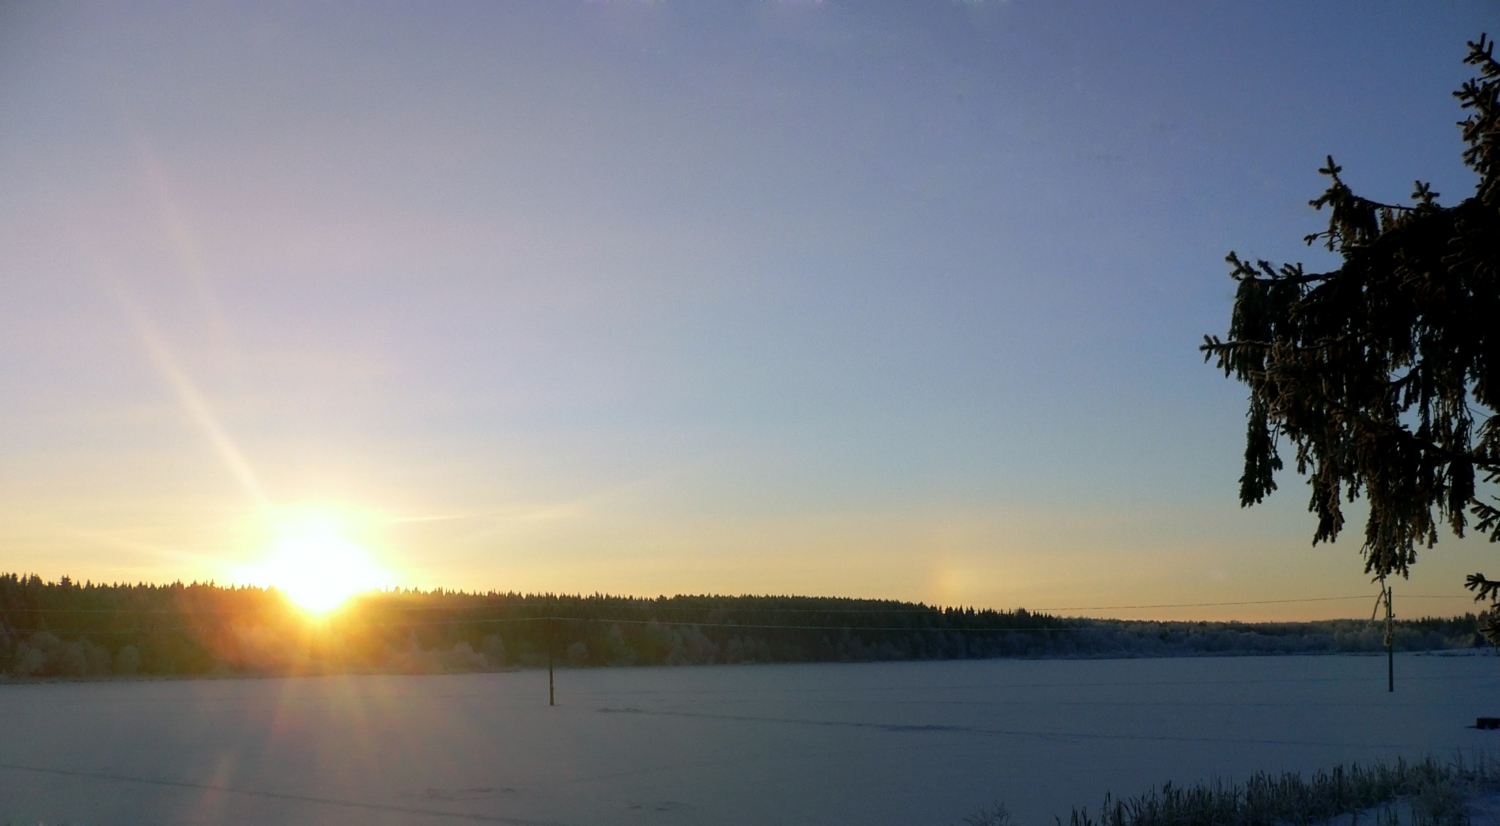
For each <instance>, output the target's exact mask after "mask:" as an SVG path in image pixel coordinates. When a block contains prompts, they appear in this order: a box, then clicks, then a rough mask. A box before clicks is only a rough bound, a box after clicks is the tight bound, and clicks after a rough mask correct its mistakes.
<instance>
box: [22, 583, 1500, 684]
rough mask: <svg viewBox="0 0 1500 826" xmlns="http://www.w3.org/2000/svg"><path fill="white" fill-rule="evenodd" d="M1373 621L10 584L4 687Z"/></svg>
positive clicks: (999, 652)
mask: <svg viewBox="0 0 1500 826" xmlns="http://www.w3.org/2000/svg"><path fill="white" fill-rule="evenodd" d="M1479 621H1480V618H1478V617H1476V616H1475V615H1473V614H1466V615H1464V616H1462V617H1455V618H1446V619H1444V618H1427V619H1420V620H1409V621H1403V622H1400V623H1398V627H1397V632H1396V635H1395V644H1396V648H1397V650H1403V651H1425V650H1437V649H1446V648H1462V647H1472V646H1475V645H1478V644H1480V643H1481V639H1482V638H1481V637H1480V636H1479V635H1478V633H1477V631H1478V627H1479ZM1382 649H1383V629H1380V628H1376V627H1372V626H1371V625H1370V624H1369V623H1368V622H1363V621H1358V620H1329V621H1320V622H1284V623H1239V622H1151V621H1134V620H1114V619H1081V618H1069V617H1059V616H1053V615H1049V614H1044V613H1035V612H1030V611H1027V610H1025V609H1016V610H1014V611H995V610H976V609H973V608H952V607H939V606H929V605H925V604H922V603H909V602H899V601H895V600H872V599H849V598H836V597H795V596H675V597H659V598H656V599H646V598H638V597H621V596H607V595H603V594H595V595H592V596H583V595H573V596H568V595H557V594H520V593H499V592H489V593H466V592H460V591H447V590H443V589H436V590H432V591H418V590H409V589H398V590H392V591H382V592H373V593H369V594H365V595H362V596H360V597H357V598H355V599H354V600H351V601H350V603H348V604H347V605H346V606H344V607H343V608H342V609H340V610H338V611H336V612H334V613H332V614H330V615H328V616H326V617H322V618H312V617H308V616H307V615H306V614H304V613H302V612H301V611H300V610H299V609H297V608H296V607H294V606H293V605H292V604H291V603H290V602H288V601H287V600H286V599H285V597H284V596H283V595H282V594H281V593H279V592H277V591H276V590H275V589H263V588H255V587H225V586H219V585H215V584H212V583H193V584H186V585H185V584H183V583H181V582H177V583H172V584H170V585H150V584H138V585H123V584H116V585H106V584H99V583H92V582H85V583H78V582H74V581H72V580H70V579H69V578H67V577H63V578H62V579H61V580H59V581H56V582H47V581H44V580H42V579H41V578H40V577H37V576H22V575H19V574H0V675H4V678H36V677H72V678H84V677H102V676H108V675H120V676H134V675H212V674H220V675H236V674H239V675H252V674H268V675H269V674H329V673H407V674H420V673H445V672H463V671H487V670H498V669H502V668H507V667H535V666H544V665H546V663H547V661H548V656H549V651H550V652H551V656H552V658H553V659H554V660H555V661H556V662H558V663H559V664H562V665H568V666H573V667H591V666H621V665H707V664H715V663H770V662H859V661H873V660H937V659H977V658H993V657H1103V656H1182V655H1208V654H1293V653H1339V652H1373V651H1378V650H1382Z"/></svg>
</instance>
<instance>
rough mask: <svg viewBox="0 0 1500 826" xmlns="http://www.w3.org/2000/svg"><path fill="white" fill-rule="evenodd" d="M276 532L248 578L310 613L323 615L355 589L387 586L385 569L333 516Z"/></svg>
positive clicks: (312, 519)
mask: <svg viewBox="0 0 1500 826" xmlns="http://www.w3.org/2000/svg"><path fill="white" fill-rule="evenodd" d="M278 533H279V537H278V540H277V542H276V545H275V546H274V548H273V549H272V551H271V554H270V556H269V557H267V558H266V559H265V560H264V561H262V562H261V563H259V564H257V565H253V566H251V567H250V568H249V569H247V570H246V571H245V573H246V574H247V576H246V577H245V578H246V579H249V580H250V581H251V582H254V583H255V584H257V585H261V586H264V587H274V588H276V589H277V590H278V591H281V592H282V593H284V594H286V595H287V597H288V598H289V599H290V600H291V601H292V602H294V603H296V604H297V605H298V606H299V607H301V608H302V609H303V610H305V611H307V612H309V613H312V614H325V613H327V612H329V611H332V610H333V609H335V608H337V607H339V606H340V605H342V604H343V603H344V601H345V600H347V599H349V597H351V596H354V595H355V594H357V593H361V592H363V591H369V590H373V589H376V588H381V587H384V586H385V585H387V584H388V583H387V575H386V573H385V572H384V571H382V570H380V569H379V568H378V567H376V566H375V564H374V563H372V562H371V561H370V558H369V557H368V555H366V553H365V552H364V550H363V549H362V548H360V547H359V546H358V545H356V544H354V543H353V542H350V541H349V540H348V539H346V538H345V537H344V536H343V534H342V532H341V531H340V529H339V524H338V522H337V521H336V520H334V519H331V518H328V517H312V518H304V519H299V520H296V521H293V522H290V523H287V524H284V525H283V526H282V529H281V530H280V531H278Z"/></svg>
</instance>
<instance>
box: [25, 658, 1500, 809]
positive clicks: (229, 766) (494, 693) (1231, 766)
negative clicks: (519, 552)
mask: <svg viewBox="0 0 1500 826" xmlns="http://www.w3.org/2000/svg"><path fill="white" fill-rule="evenodd" d="M1497 689H1500V658H1494V657H1482V656H1424V655H1403V656H1399V657H1398V658H1397V661H1396V692H1395V693H1394V694H1387V693H1386V691H1385V659H1384V658H1383V657H1358V656H1327V657H1245V658H1212V659H1210V658H1202V659H1156V660H1093V661H1089V660H1081V661H1080V660H1072V661H1069V660H1043V661H1036V660H1032V661H1022V660H987V661H968V662H940V663H935V662H925V663H924V662H905V663H880V664H862V665H757V666H712V667H696V668H641V669H596V670H579V671H559V672H558V694H557V696H558V705H557V706H556V707H553V708H549V707H548V706H547V675H546V673H545V672H536V671H522V672H510V673H502V674H472V675H454V676H429V677H385V676H381V677H331V678H307V679H266V680H204V681H161V682H152V681H139V682H110V683H61V684H46V685H42V684H29V685H21V684H17V685H3V686H0V823H4V822H5V819H6V818H10V820H11V822H12V823H16V824H21V823H28V824H29V823H37V822H43V823H47V824H52V823H59V822H67V823H78V824H84V823H86V824H112V823H130V824H136V823H139V824H188V823H194V824H198V823H202V824H208V823H235V824H313V823H317V824H362V825H363V824H403V825H405V824H429V823H431V824H441V823H454V822H461V821H464V820H467V821H471V822H497V823H553V824H579V825H580V826H582V825H583V824H715V826H735V824H860V826H882V825H883V824H902V826H926V825H928V824H930V825H931V826H945V824H951V823H957V822H959V821H960V819H961V818H962V817H963V816H965V815H967V814H969V813H971V812H972V811H974V810H975V809H977V808H978V807H980V806H981V805H984V804H987V803H989V802H991V801H994V800H996V799H1003V800H1005V801H1006V803H1007V804H1008V805H1009V808H1010V810H1011V811H1012V813H1014V815H1015V816H1016V820H1017V821H1018V822H1019V823H1020V824H1022V826H1048V825H1049V824H1051V823H1052V816H1053V815H1054V814H1060V815H1062V816H1063V819H1064V822H1066V819H1067V813H1068V810H1069V808H1070V807H1071V806H1073V805H1077V804H1086V805H1088V806H1089V807H1090V808H1094V807H1096V806H1097V805H1098V802H1099V800H1100V798H1101V797H1102V796H1103V794H1104V792H1105V791H1107V790H1113V791H1114V792H1115V793H1116V794H1123V795H1133V794H1136V793H1139V792H1142V791H1145V790H1146V788H1147V787H1149V786H1152V785H1155V784H1159V783H1161V782H1162V781H1166V780H1172V781H1174V782H1191V781H1195V780H1199V779H1205V778H1209V777H1212V776H1214V775H1219V776H1224V777H1243V776H1244V775H1246V774H1249V773H1251V772H1254V771H1256V770H1260V769H1267V770H1281V769H1297V770H1309V769H1316V768H1322V767H1329V766H1332V765H1334V764H1337V763H1341V762H1349V761H1363V760H1368V759H1372V758H1394V757H1396V756H1413V757H1415V756H1422V755H1426V754H1435V755H1438V756H1448V755H1451V754H1453V753H1454V752H1455V751H1457V750H1465V751H1469V750H1484V751H1490V752H1500V731H1479V730H1476V729H1473V728H1469V726H1472V725H1473V723H1474V718H1475V717H1476V716H1480V715H1484V716H1492V715H1493V716H1500V690H1497Z"/></svg>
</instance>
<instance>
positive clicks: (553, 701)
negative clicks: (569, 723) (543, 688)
mask: <svg viewBox="0 0 1500 826" xmlns="http://www.w3.org/2000/svg"><path fill="white" fill-rule="evenodd" d="M547 705H549V706H555V705H557V691H556V689H555V687H554V684H553V682H552V595H551V594H548V595H547Z"/></svg>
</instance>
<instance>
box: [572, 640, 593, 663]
mask: <svg viewBox="0 0 1500 826" xmlns="http://www.w3.org/2000/svg"><path fill="white" fill-rule="evenodd" d="M588 664H589V647H588V646H587V645H585V644H584V643H581V642H575V643H573V644H572V645H569V646H568V665H571V666H574V667H581V666H585V665H588Z"/></svg>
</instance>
